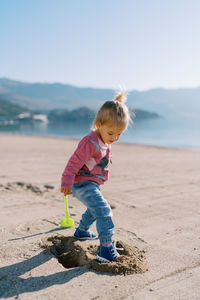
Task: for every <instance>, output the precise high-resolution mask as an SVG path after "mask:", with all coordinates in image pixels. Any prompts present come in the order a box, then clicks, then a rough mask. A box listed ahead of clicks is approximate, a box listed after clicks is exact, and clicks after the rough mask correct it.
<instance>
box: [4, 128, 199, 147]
mask: <svg viewBox="0 0 200 300" xmlns="http://www.w3.org/2000/svg"><path fill="white" fill-rule="evenodd" d="M1 135H2V136H6V135H8V136H19V137H20V136H24V137H26V136H27V137H38V138H50V139H56V140H71V141H80V139H81V138H76V137H69V136H57V135H42V134H29V133H13V132H2V131H0V136H1ZM83 137H84V135H83ZM118 144H120V145H127V146H136V147H148V148H158V149H172V150H173V149H174V150H194V151H198V150H200V146H199V147H181V146H180V147H178V146H162V145H151V144H142V143H132V142H124V141H122V142H121V141H120V140H119V141H118V142H116V143H113V145H118ZM113 145H112V146H113Z"/></svg>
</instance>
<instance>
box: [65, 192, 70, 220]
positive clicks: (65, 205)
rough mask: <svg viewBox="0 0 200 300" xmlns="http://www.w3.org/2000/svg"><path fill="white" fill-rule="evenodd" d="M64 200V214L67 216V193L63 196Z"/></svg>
mask: <svg viewBox="0 0 200 300" xmlns="http://www.w3.org/2000/svg"><path fill="white" fill-rule="evenodd" d="M64 200H65V216H66V217H67V218H68V217H69V211H68V203H67V195H65V196H64Z"/></svg>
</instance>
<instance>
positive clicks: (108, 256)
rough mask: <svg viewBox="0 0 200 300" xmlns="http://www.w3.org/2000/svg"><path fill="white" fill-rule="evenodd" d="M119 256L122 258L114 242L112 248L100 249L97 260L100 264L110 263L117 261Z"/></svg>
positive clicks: (103, 247) (104, 247)
mask: <svg viewBox="0 0 200 300" xmlns="http://www.w3.org/2000/svg"><path fill="white" fill-rule="evenodd" d="M119 256H120V254H119V253H118V252H117V249H116V243H115V242H112V245H110V246H101V247H100V250H99V252H98V254H97V257H96V259H97V260H98V261H99V262H103V263H108V262H110V261H114V260H116V258H117V257H119Z"/></svg>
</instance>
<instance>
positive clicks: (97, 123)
mask: <svg viewBox="0 0 200 300" xmlns="http://www.w3.org/2000/svg"><path fill="white" fill-rule="evenodd" d="M95 125H96V127H97V128H98V129H99V128H100V127H101V122H100V121H96V124H95Z"/></svg>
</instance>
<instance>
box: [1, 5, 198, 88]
mask: <svg viewBox="0 0 200 300" xmlns="http://www.w3.org/2000/svg"><path fill="white" fill-rule="evenodd" d="M199 12H200V1H199V0H167V1H166V0H57V1H54V0H3V1H0V77H7V78H11V79H16V80H23V81H27V82H62V83H68V84H73V85H76V86H81V87H88V86H89V87H100V88H114V89H116V88H118V86H119V84H120V85H122V86H125V87H126V88H127V89H129V90H132V89H136V90H147V89H150V88H156V87H165V88H177V87H196V86H200V55H199V53H200V18H199Z"/></svg>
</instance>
